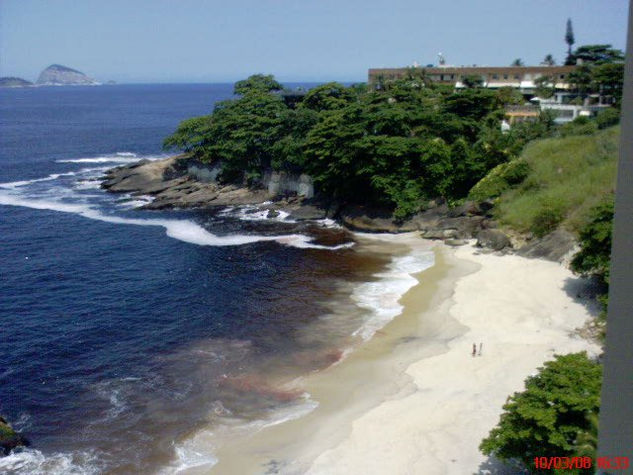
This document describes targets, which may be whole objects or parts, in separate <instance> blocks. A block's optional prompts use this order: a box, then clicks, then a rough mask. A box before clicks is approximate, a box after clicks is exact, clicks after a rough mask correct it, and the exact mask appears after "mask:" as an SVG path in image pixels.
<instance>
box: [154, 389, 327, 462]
mask: <svg viewBox="0 0 633 475" xmlns="http://www.w3.org/2000/svg"><path fill="white" fill-rule="evenodd" d="M318 406H319V403H318V402H316V401H314V400H312V399H311V398H310V395H309V394H308V393H304V394H303V395H302V396H301V399H300V400H298V401H297V402H296V403H294V404H291V405H288V406H285V407H280V408H277V409H274V410H272V411H270V412H269V413H268V414H267V415H266V416H265V417H263V418H262V419H258V420H256V421H252V422H246V423H245V422H244V421H242V420H240V419H235V418H226V419H225V423H220V424H218V426H216V427H214V428H213V430H210V429H203V430H201V431H199V432H197V433H196V434H195V435H194V436H193V437H191V438H189V439H187V440H185V441H184V442H182V443H180V444H178V445H177V446H176V447H175V453H176V460H175V461H174V463H173V464H172V465H171V466H169V467H165V468H164V469H163V470H162V471H161V472H160V473H164V474H168V473H180V472H184V471H186V470H189V469H192V468H194V467H195V468H198V469H200V468H202V467H205V469H207V470H208V469H210V468H211V467H213V466H214V465H215V464H217V462H218V459H217V458H216V457H215V456H214V454H213V451H214V449H216V448H217V447H218V446H219V445H221V444H222V440H223V439H225V438H235V437H240V436H248V435H249V434H253V433H255V432H258V431H260V430H262V429H264V428H266V427H271V426H275V425H279V424H283V423H285V422H288V421H292V420H295V419H298V418H300V417H303V416H305V415H306V414H308V413H310V412H312V411H313V410H314V409H316V408H317V407H318Z"/></svg>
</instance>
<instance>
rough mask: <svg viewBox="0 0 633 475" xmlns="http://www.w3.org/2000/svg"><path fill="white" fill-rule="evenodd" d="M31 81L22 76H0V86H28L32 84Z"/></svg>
mask: <svg viewBox="0 0 633 475" xmlns="http://www.w3.org/2000/svg"><path fill="white" fill-rule="evenodd" d="M32 85H33V83H32V82H31V81H27V80H26V79H22V78H14V77H3V78H0V87H29V86H32Z"/></svg>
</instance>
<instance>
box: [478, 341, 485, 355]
mask: <svg viewBox="0 0 633 475" xmlns="http://www.w3.org/2000/svg"><path fill="white" fill-rule="evenodd" d="M483 346H484V344H483V343H479V356H481V348H482V347H483Z"/></svg>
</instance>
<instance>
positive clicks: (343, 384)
mask: <svg viewBox="0 0 633 475" xmlns="http://www.w3.org/2000/svg"><path fill="white" fill-rule="evenodd" d="M360 239H362V236H361V237H360ZM380 239H382V240H383V243H384V245H385V246H389V243H390V242H391V241H393V240H396V241H400V242H405V241H406V240H409V241H410V242H409V243H408V244H409V245H413V246H415V242H416V241H417V242H418V243H426V245H428V241H423V240H421V239H419V238H418V237H417V236H412V235H409V236H407V235H397V236H387V237H386V239H385V237H384V236H383V237H378V236H376V237H373V238H371V240H372V241H375V242H378V240H380ZM434 251H435V255H436V264H435V265H434V266H433V267H431V268H429V269H427V270H425V271H423V272H421V273H419V274H416V275H415V276H414V277H415V278H416V279H417V280H418V285H416V286H414V287H413V288H411V289H410V290H409V291H408V292H407V293H406V294H405V295H404V296H403V297H402V298H401V299H400V303H401V305H403V307H404V308H403V310H402V313H401V314H400V315H398V316H397V317H396V318H394V319H393V320H392V321H391V322H389V323H388V324H387V325H386V326H385V327H384V328H382V329H381V330H380V331H379V332H377V333H376V335H374V337H373V338H372V339H370V340H368V341H366V342H364V343H363V344H361V345H359V346H358V347H356V348H355V350H354V351H353V352H352V353H351V354H350V355H349V356H348V357H347V358H345V359H344V360H342V361H341V362H339V363H338V364H335V365H333V366H330V367H329V368H327V369H325V370H322V371H320V372H317V373H313V374H310V375H308V376H306V377H304V378H301V380H300V381H297V382H296V384H297V386H299V387H301V389H302V390H304V391H305V392H306V393H307V394H309V395H310V398H311V399H312V400H314V401H316V402H317V403H318V406H317V407H316V408H315V409H314V410H312V411H311V412H309V413H307V414H304V415H303V416H302V417H299V418H297V419H293V420H287V421H285V422H284V423H281V424H277V425H271V426H267V427H263V428H261V429H260V430H258V431H257V432H255V433H253V434H248V435H244V434H242V436H241V437H239V438H235V439H233V440H227V441H225V443H224V444H223V445H222V447H218V448H217V450H215V451H214V455H215V456H216V457H217V458H216V460H217V461H218V463H217V464H216V465H214V466H213V467H212V469H211V473H262V472H263V471H266V470H270V472H271V473H311V474H319V473H327V474H331V473H341V474H350V473H376V474H378V473H430V474H435V473H437V474H443V473H455V474H462V473H473V472H478V471H484V472H485V471H486V470H488V469H491V468H494V470H496V471H497V472H495V473H505V472H504V471H503V470H504V467H503V466H501V465H499V464H498V463H497V462H495V461H494V460H489V459H488V458H487V457H485V456H483V455H482V454H481V453H480V452H479V450H478V446H479V443H480V442H481V440H482V439H483V438H484V437H485V436H486V435H487V434H488V432H489V431H490V429H491V428H492V427H494V426H495V425H496V424H497V422H498V418H499V415H500V414H501V412H502V406H503V404H504V402H505V400H506V398H507V397H508V396H509V395H511V394H512V393H513V392H515V391H520V390H522V388H523V382H524V380H525V378H526V377H527V376H529V375H530V374H533V373H534V372H535V371H536V370H537V368H538V367H540V366H542V364H543V363H544V362H545V361H547V360H550V359H552V357H553V355H554V354H565V353H571V352H576V351H582V350H587V351H588V352H589V353H590V354H593V355H596V354H598V353H599V352H600V351H601V350H600V347H599V346H598V345H597V344H595V343H593V342H591V341H588V340H585V339H582V338H580V337H579V336H577V335H576V334H574V330H575V329H576V328H578V327H581V326H582V325H583V324H584V323H585V322H586V320H587V319H588V318H589V317H590V314H589V311H588V310H587V309H586V308H585V307H584V306H583V305H582V304H581V303H578V302H576V301H574V298H573V297H572V296H571V295H570V294H572V290H571V289H568V290H565V285H568V286H569V285H571V283H572V282H578V279H577V278H575V277H573V276H572V274H571V272H570V271H568V270H567V269H565V268H564V267H563V266H561V265H559V264H556V263H553V262H549V261H545V260H541V259H526V258H522V257H519V256H507V255H506V256H499V255H492V254H481V253H479V252H478V251H477V249H475V248H473V247H471V246H467V247H461V248H457V249H453V248H449V247H447V246H444V245H441V244H440V245H436V246H435V247H434ZM568 279H573V281H568ZM473 343H476V344H477V346H478V349H479V343H483V352H482V356H476V357H472V356H471V349H472V344H473ZM205 470H206V471H205ZM205 470H202V468H200V470H197V469H196V468H192V469H190V470H187V472H186V473H207V472H208V471H209V467H208V466H207V467H206V468H205ZM510 472H511V471H510V470H509V471H508V472H507V473H510Z"/></svg>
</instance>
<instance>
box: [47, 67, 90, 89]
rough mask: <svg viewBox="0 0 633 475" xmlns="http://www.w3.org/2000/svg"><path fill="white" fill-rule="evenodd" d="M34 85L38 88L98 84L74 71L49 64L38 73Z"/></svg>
mask: <svg viewBox="0 0 633 475" xmlns="http://www.w3.org/2000/svg"><path fill="white" fill-rule="evenodd" d="M36 84H37V85H38V86H96V85H99V84H100V83H99V82H97V81H95V80H94V79H92V78H90V77H88V76H86V75H85V74H84V73H82V72H81V71H77V70H76V69H71V68H68V67H66V66H62V65H61V64H51V65H50V66H49V67H48V68H46V69H45V70H44V71H42V72H41V73H40V76H39V78H37V82H36Z"/></svg>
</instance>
